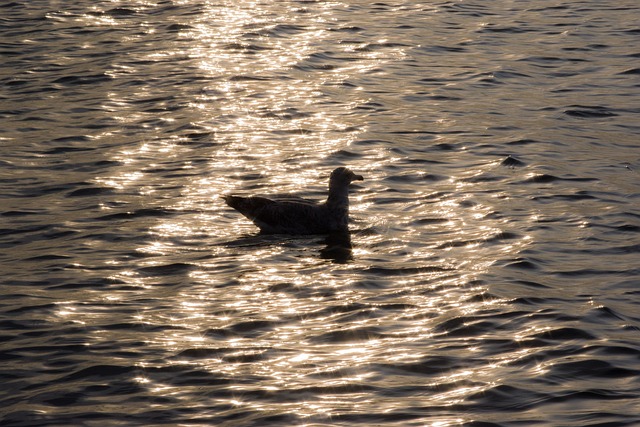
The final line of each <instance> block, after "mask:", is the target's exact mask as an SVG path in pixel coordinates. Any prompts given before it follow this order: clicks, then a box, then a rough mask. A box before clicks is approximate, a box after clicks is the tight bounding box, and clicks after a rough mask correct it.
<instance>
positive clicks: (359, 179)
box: [353, 175, 364, 181]
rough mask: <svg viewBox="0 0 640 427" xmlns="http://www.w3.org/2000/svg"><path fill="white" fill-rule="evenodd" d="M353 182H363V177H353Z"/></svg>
mask: <svg viewBox="0 0 640 427" xmlns="http://www.w3.org/2000/svg"><path fill="white" fill-rule="evenodd" d="M353 180H354V181H364V177H363V176H362V175H353Z"/></svg>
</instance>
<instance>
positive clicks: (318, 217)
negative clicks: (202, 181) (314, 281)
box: [223, 167, 364, 234]
mask: <svg viewBox="0 0 640 427" xmlns="http://www.w3.org/2000/svg"><path fill="white" fill-rule="evenodd" d="M363 179H364V178H363V177H362V176H361V175H356V174H354V173H353V172H352V171H351V170H349V169H347V168H344V167H340V168H337V169H336V170H334V171H333V172H332V173H331V177H330V178H329V196H328V198H327V201H326V202H324V203H316V202H313V201H310V200H305V199H301V198H295V197H284V198H283V197H277V198H275V197H274V198H268V197H262V196H253V197H240V196H231V195H226V196H223V199H224V201H225V202H226V203H227V205H229V206H230V207H232V208H234V209H235V210H237V211H238V212H240V213H241V214H242V215H244V216H245V217H247V218H248V219H250V220H251V221H252V222H253V223H254V224H255V225H256V226H258V227H259V228H260V231H261V232H262V233H267V234H329V233H334V232H346V231H348V226H349V184H351V182H352V181H354V180H360V181H361V180H363Z"/></svg>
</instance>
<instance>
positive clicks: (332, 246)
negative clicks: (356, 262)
mask: <svg viewBox="0 0 640 427" xmlns="http://www.w3.org/2000/svg"><path fill="white" fill-rule="evenodd" d="M324 244H325V245H326V246H325V247H324V248H322V249H320V258H322V259H328V260H331V261H333V262H335V263H337V264H346V263H347V262H349V261H352V260H353V250H352V249H353V246H352V244H351V234H350V233H349V232H348V231H347V232H338V233H331V234H329V235H328V236H327V237H326V238H325V239H324Z"/></svg>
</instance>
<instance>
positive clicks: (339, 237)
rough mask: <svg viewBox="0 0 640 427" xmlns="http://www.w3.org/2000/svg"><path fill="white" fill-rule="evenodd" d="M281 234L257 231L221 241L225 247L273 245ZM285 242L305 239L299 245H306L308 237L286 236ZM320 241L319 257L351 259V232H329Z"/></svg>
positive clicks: (345, 261) (343, 262)
mask: <svg viewBox="0 0 640 427" xmlns="http://www.w3.org/2000/svg"><path fill="white" fill-rule="evenodd" d="M281 237H282V235H275V234H264V233H258V234H254V235H250V236H242V237H239V238H237V239H234V240H231V241H228V242H225V243H223V244H222V245H223V246H226V247H255V248H260V247H265V246H266V247H270V246H273V245H281V244H283V243H284V242H283V241H282V239H281ZM287 237H288V238H287V242H288V243H292V239H293V240H294V241H298V240H305V242H302V243H300V246H303V247H306V246H308V243H312V242H310V241H308V237H310V236H308V237H302V236H296V237H294V236H287ZM316 242H317V243H322V245H323V246H322V248H321V249H320V251H319V255H320V258H321V259H324V260H330V261H332V262H334V263H337V264H346V263H348V262H349V261H352V260H353V245H352V244H351V234H350V233H349V232H348V231H345V232H336V233H331V234H328V235H326V236H324V237H323V238H322V240H319V241H316Z"/></svg>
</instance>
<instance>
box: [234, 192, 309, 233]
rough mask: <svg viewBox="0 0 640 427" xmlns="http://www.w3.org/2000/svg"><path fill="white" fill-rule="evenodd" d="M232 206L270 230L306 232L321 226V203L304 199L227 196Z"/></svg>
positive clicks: (263, 229) (270, 231) (267, 230)
mask: <svg viewBox="0 0 640 427" xmlns="http://www.w3.org/2000/svg"><path fill="white" fill-rule="evenodd" d="M224 199H225V201H226V202H227V204H228V205H229V206H231V207H232V208H234V209H235V210H237V211H238V212H240V213H241V214H242V215H244V216H246V217H247V218H249V219H250V220H251V221H253V223H254V224H256V225H257V226H258V227H260V229H261V230H262V231H265V232H269V233H279V232H283V233H291V232H293V233H304V232H308V231H309V230H313V229H315V228H317V224H318V221H319V220H320V221H321V216H322V215H321V213H320V211H319V210H320V209H321V208H320V206H318V205H317V204H316V203H314V202H312V201H309V200H304V199H300V198H291V197H287V198H278V199H276V200H274V199H270V198H267V197H260V196H254V197H238V196H224Z"/></svg>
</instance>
